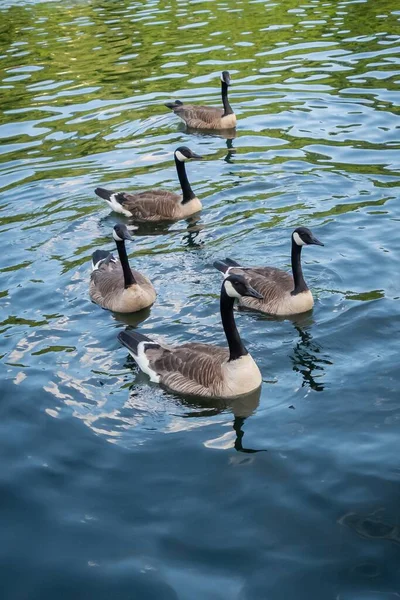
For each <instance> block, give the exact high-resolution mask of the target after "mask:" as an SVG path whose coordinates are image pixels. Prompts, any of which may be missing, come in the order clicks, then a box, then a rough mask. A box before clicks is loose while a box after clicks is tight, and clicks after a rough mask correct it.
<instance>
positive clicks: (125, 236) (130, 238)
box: [124, 232, 133, 242]
mask: <svg viewBox="0 0 400 600" xmlns="http://www.w3.org/2000/svg"><path fill="white" fill-rule="evenodd" d="M124 240H129V241H130V242H131V241H132V240H133V237H132V236H131V234H130V233H128V232H126V233H125V235H124Z"/></svg>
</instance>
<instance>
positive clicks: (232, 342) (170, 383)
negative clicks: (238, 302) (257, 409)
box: [118, 275, 262, 398]
mask: <svg viewBox="0 0 400 600" xmlns="http://www.w3.org/2000/svg"><path fill="white" fill-rule="evenodd" d="M243 295H246V296H255V297H259V294H258V293H257V292H256V291H255V290H253V289H252V288H251V287H250V286H249V285H248V284H247V283H246V281H245V280H244V278H243V277H240V276H239V277H238V276H235V275H233V276H230V277H228V278H227V279H226V280H225V281H224V283H223V284H222V289H221V298H220V309H221V319H222V324H223V327H224V331H225V335H226V338H227V342H228V347H229V349H228V348H223V347H219V346H213V345H210V344H201V343H197V342H191V343H187V344H182V345H180V346H166V345H163V344H160V343H157V342H155V341H153V340H151V339H150V338H148V337H146V336H144V335H142V334H140V333H138V332H136V331H122V332H120V333H119V335H118V339H119V340H120V342H121V343H122V344H123V345H124V346H126V347H127V348H128V350H129V352H130V353H131V355H132V356H133V358H134V359H135V361H136V362H137V364H138V365H139V367H140V368H141V370H142V371H143V372H144V373H147V374H148V375H149V376H150V379H151V380H152V381H154V382H156V383H160V384H161V385H162V386H164V387H165V388H167V389H168V390H171V391H174V392H178V393H180V394H185V395H188V394H189V395H195V396H205V397H209V398H235V397H237V396H242V395H244V394H248V393H250V392H252V391H254V390H256V389H258V388H259V387H260V385H261V382H262V379H261V373H260V370H259V368H258V367H257V365H256V363H255V362H254V360H253V358H252V357H251V356H250V354H249V353H248V351H247V350H246V348H245V347H244V345H243V344H242V341H241V339H240V336H239V332H238V330H237V328H236V324H235V320H234V316H233V304H234V299H235V298H239V297H240V296H243Z"/></svg>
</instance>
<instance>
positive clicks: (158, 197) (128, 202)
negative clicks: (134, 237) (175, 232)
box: [119, 190, 181, 221]
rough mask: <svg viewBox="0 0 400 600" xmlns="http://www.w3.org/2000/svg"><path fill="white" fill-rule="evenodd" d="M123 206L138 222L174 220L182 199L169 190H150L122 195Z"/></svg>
mask: <svg viewBox="0 0 400 600" xmlns="http://www.w3.org/2000/svg"><path fill="white" fill-rule="evenodd" d="M120 197H121V198H120V200H119V201H120V202H121V204H122V206H123V207H124V208H125V209H126V210H129V211H130V213H131V214H132V217H133V219H136V220H138V221H157V220H159V219H160V218H163V219H168V218H172V217H173V214H174V210H175V207H176V205H177V204H178V203H179V201H180V200H181V197H180V196H179V195H178V194H175V192H169V191H167V190H149V191H148V192H140V193H139V194H127V193H123V194H120Z"/></svg>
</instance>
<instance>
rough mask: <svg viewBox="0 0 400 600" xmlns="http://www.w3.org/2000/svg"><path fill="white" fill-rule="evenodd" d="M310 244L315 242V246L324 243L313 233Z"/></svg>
mask: <svg viewBox="0 0 400 600" xmlns="http://www.w3.org/2000/svg"><path fill="white" fill-rule="evenodd" d="M310 244H315V245H316V246H324V245H325V244H323V243H322V242H320V241H319V239H318V238H316V237H315V236H314V235H313V236H312V238H311V242H310Z"/></svg>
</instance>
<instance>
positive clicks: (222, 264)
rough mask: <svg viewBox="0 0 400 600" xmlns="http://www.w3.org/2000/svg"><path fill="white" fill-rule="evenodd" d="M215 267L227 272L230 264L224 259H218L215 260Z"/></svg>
mask: <svg viewBox="0 0 400 600" xmlns="http://www.w3.org/2000/svg"><path fill="white" fill-rule="evenodd" d="M214 267H215V268H216V269H218V271H221V273H226V272H227V270H228V269H229V266H228V265H227V264H226V263H225V262H224V261H223V260H216V261H215V262H214Z"/></svg>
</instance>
